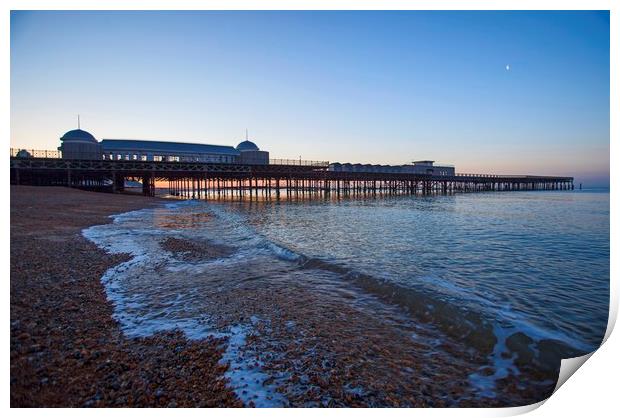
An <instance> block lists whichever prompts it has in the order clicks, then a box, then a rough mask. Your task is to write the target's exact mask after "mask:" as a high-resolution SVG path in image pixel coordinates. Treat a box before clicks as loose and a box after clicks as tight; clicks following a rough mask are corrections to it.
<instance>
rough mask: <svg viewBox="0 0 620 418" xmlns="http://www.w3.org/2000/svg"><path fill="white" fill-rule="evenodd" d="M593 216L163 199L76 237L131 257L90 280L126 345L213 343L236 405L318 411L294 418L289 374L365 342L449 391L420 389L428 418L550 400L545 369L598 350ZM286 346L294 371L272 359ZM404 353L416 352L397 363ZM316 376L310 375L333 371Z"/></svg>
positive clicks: (601, 256) (353, 199) (601, 302)
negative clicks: (475, 407) (213, 249)
mask: <svg viewBox="0 0 620 418" xmlns="http://www.w3.org/2000/svg"><path fill="white" fill-rule="evenodd" d="M609 210H610V206H609V191H608V190H603V189H601V190H597V189H591V190H573V191H567V190H565V191H519V192H485V193H462V194H451V195H426V196H419V195H417V196H411V195H355V196H334V195H333V194H332V195H311V194H308V195H306V194H304V195H295V196H289V197H281V198H276V197H275V196H259V197H256V196H254V197H253V198H250V197H248V196H245V197H228V198H220V199H209V200H174V199H171V200H170V203H167V204H162V205H160V206H159V207H156V208H148V209H143V210H138V211H133V212H128V213H124V214H120V215H115V216H114V217H113V222H112V223H110V224H106V225H98V226H93V227H90V228H88V229H85V230H84V231H83V235H84V236H85V237H86V238H88V239H90V240H91V241H93V242H94V243H96V244H97V245H98V246H99V247H101V248H102V249H104V250H106V251H108V252H110V253H127V254H130V255H131V258H130V259H129V260H128V261H127V262H124V263H122V264H120V265H118V266H115V267H113V268H111V269H110V270H108V271H107V272H106V274H105V275H104V276H103V277H102V282H103V283H104V285H105V288H106V292H107V295H108V298H109V299H110V300H111V301H112V303H113V304H114V308H115V318H116V319H117V320H118V321H119V323H120V325H121V327H122V329H123V331H124V332H125V334H126V335H127V336H128V337H130V338H131V337H147V336H150V335H153V334H154V333H156V332H160V331H168V330H175V329H180V330H182V331H183V332H184V333H185V334H186V335H187V337H188V338H190V339H201V338H207V337H209V336H211V337H216V338H222V341H224V342H223V344H224V346H225V351H224V355H223V360H222V361H224V362H227V363H228V364H229V366H230V367H229V370H228V372H227V379H228V380H229V384H230V385H231V388H232V389H233V390H235V392H236V393H237V394H238V395H239V397H240V398H241V399H242V400H243V401H244V402H246V403H249V402H252V404H253V405H256V406H288V405H293V404H295V405H306V406H308V405H329V401H330V399H328V398H329V396H331V395H325V396H324V397H323V398H320V397H318V398H317V396H318V395H317V396H314V397H313V398H312V399H313V401H312V402H318V403H312V402H310V401H308V399H309V398H308V396H307V393H309V392H308V391H309V390H310V389H311V387H312V386H313V385H312V384H311V383H308V382H305V383H304V382H303V379H302V383H298V384H297V383H295V382H296V381H297V380H296V379H293V378H292V377H291V376H293V375H294V374H295V373H297V374H301V375H303V374H304V373H303V370H301V371H300V370H294V371H291V367H293V366H291V365H292V364H295V362H294V361H292V360H290V357H294V356H298V357H299V358H304V359H306V360H308V364H313V362H314V363H316V364H323V363H321V362H325V361H326V360H325V359H326V358H328V357H329V358H330V359H332V360H331V361H333V362H335V363H338V362H340V363H342V362H344V361H345V360H343V358H348V357H334V356H336V354H334V353H336V352H343V353H344V352H347V350H349V351H350V350H353V347H351V346H350V345H347V344H346V343H347V340H351V341H352V339H354V338H355V336H356V335H358V334H359V335H361V334H363V338H360V340H359V341H360V342H359V343H357V344H361V345H363V344H364V341H373V344H374V341H377V345H379V346H381V345H382V344H383V345H384V347H389V349H388V351H389V350H393V351H390V353H391V354H389V355H390V356H392V360H393V361H391V362H390V364H391V366H390V367H392V368H398V365H399V364H400V363H399V361H398V356H399V355H401V356H403V358H405V357H406V356H414V357H415V356H416V355H417V354H415V353H421V354H420V355H423V356H428V357H425V358H433V359H437V358H439V359H441V360H440V361H439V360H437V363H436V364H435V363H433V364H435V366H433V368H432V369H429V370H427V371H426V372H425V373H428V374H429V375H430V376H431V380H434V381H437V382H440V381H443V380H441V379H432V377H433V376H434V375H433V374H435V375H440V374H441V375H442V376H444V375H448V377H447V379H446V381H458V382H459V389H458V390H453V389H449V388H446V389H445V391H444V392H442V388H441V387H439V388H435V389H433V390H431V389H429V391H430V393H425V394H424V395H425V396H428V397H429V403H430V404H432V402H433V400H434V399H435V400H436V399H439V398H440V399H442V400H443V402H445V403H446V404H447V405H458V404H459V402H460V401H462V399H468V400H469V401H472V400H476V401H479V402H480V404H481V405H484V401H485V400H489V399H502V400H503V402H504V403H505V404H506V405H510V404H511V402H512V401H514V402H515V404H516V403H519V402H524V399H526V400H527V399H528V398H527V396H526V397H525V398H523V396H521V397H519V396H516V395H514V393H515V392H518V391H519V390H524V391H526V392H527V390H528V385H529V383H530V381H531V384H532V385H535V384H543V385H544V384H546V385H547V386H549V385H551V386H552V383H551V382H550V381H549V377H548V376H554V373H555V374H556V375H557V368H558V367H559V360H560V358H562V357H571V356H576V355H581V354H584V353H587V352H590V351H593V350H595V349H596V348H597V347H598V346H599V345H600V344H601V341H602V339H603V337H604V335H605V331H606V328H607V321H608V315H609V276H610V274H609V268H610V267H609V266H610V259H609V257H610V256H609V242H610V229H609ZM169 238H176V239H182V240H187V241H188V242H192V243H194V244H195V245H197V246H198V247H200V246H204V247H205V248H208V247H209V246H223V247H225V248H228V249H230V251H229V252H227V253H226V254H223V255H221V256H215V257H213V256H208V257H207V256H205V258H204V259H200V257H198V258H196V257H193V258H187V257H182V256H180V255H179V254H175V253H174V252H170V251H167V250H166V249H165V246H164V245H162V243H163V242H164V241H165V240H166V239H169ZM322 324H323V325H324V327H323V328H322V329H321V330H320V331H317V329H318V328H317V327H319V328H320V327H321V325H322ZM326 324H329V325H326ZM278 327H280V328H281V331H278V329H280V328H278ZM402 335H406V336H407V338H406V339H402V338H401V337H402ZM291 340H294V341H296V342H297V343H298V344H300V347H302V348H299V349H298V351H299V353H298V354H291V353H295V350H294V349H291V348H290V347H289V348H283V346H285V345H286V344H288V342H290V341H291ZM257 341H262V342H257ZM317 341H318V343H317ZM403 341H404V342H403ZM408 341H412V342H411V344H414V343H415V344H417V345H415V346H412V347H405V348H403V347H402V346H403V345H407V344H409V342H408ZM310 342H312V344H314V345H311V344H310ZM304 344H305V345H304ZM321 344H322V345H321ZM369 344H370V343H369ZM309 345H311V346H312V347H314V348H313V350H315V351H313V350H310V349H308V346H309ZM394 345H399V347H400V348H399V349H398V351H396V348H394V347H393V346H394ZM448 346H450V347H452V348H450V349H448V348H446V347H448ZM317 347H323V348H322V351H321V350H319V348H317ZM329 347H331V348H329ZM373 347H374V346H373ZM455 347H456V348H455ZM291 350H292V351H291ZM339 350H340V351H339ZM377 350H379V351H377V352H380V349H377ZM381 352H382V351H381ZM396 352H398V353H400V354H394V353H396ZM403 353H405V354H403ZM406 353H410V354H406ZM411 353H413V354H411ZM330 356H332V357H333V358H332V357H330ZM378 356H379V357H380V355H378ZM386 356H387V354H386ZM373 358H374V357H372V356H371V357H370V359H369V360H368V362H369V363H367V364H368V366H367V369H368V370H373V373H375V375H376V376H379V375H380V376H383V375H385V376H390V379H392V380H394V379H396V380H398V379H402V380H403V382H404V383H403V385H402V389H401V390H402V393H403V394H405V393H409V392H407V391H408V390H409V389H408V387H407V384H406V381H407V379H410V378H409V377H407V375H405V374H402V373H405V372H403V371H402V370H401V371H399V372H398V373H401V374H402V377H399V376H401V374H397V373H396V372H394V371H393V370H385V366H383V364H386V362H385V361H383V360H376V361H375V363H372V362H373V360H372V359H373ZM394 358H396V360H394ZM284 359H287V360H286V361H284ZM409 360H411V359H410V358H408V357H407V361H409ZM346 361H349V362H354V360H350V359H349V360H346ZM403 361H404V360H403ZM276 363H278V364H279V366H278V365H276ZM392 363H393V364H392ZM414 364H419V365H420V366H419V367H426V366H423V365H425V364H430V363H428V362H426V361H424V360H423V359H422V360H420V361H419V362H418V363H414ZM306 367H307V366H306ZM316 367H319V366H316ZM326 367H327V368H325V369H321V370H323V371H319V372H317V373H319V374H321V373H327V372H326V371H325V370H328V369H329V370H333V369H335V367H334V366H333V364H332V365H331V366H329V365H328V366H326ZM415 367H417V366H415V365H414V366H411V367H405V369H407V370H409V369H411V368H413V369H415ZM302 369H303V368H302ZM453 370H458V372H456V371H453ZM308 373H310V372H308ZM334 373H335V372H334ZM450 373H453V374H454V376H450ZM549 373H550V374H549ZM418 374H419V373H418ZM411 376H416V373H415V370H414V371H413V372H412V375H411ZM540 376H542V377H540ZM302 377H303V376H302ZM510 377H514V378H515V379H516V381H519V382H520V383H519V385H520V386H519V385H518V387H517V389H515V388H514V387H511V386H510V385H508V384H507V383H506V382H508V380H509V378H510ZM356 382H357V383H356V385H355V387H353V385H350V384H348V383H346V384H347V385H348V386H347V390H349V391H350V393H352V394H354V395H356V396H360V397H363V396H364V394H365V393H371V392H372V391H371V390H370V389H368V387H366V386H368V385H370V383H368V382H369V380H368V379H367V380H364V379H363V378H362V377H359V379H358V380H357V381H356ZM541 382H542V383H541ZM296 384H297V386H296V387H293V386H295V385H296ZM446 384H447V383H446ZM304 385H305V386H304ZM283 387H286V389H283ZM309 387H310V389H309ZM314 387H315V388H318V387H319V386H317V385H315V386H314ZM531 387H533V386H531ZM531 387H529V389H531ZM373 390H374V389H373ZM410 390H411V391H414V390H415V389H414V388H411V389H410ZM531 392H532V391H531V390H530V392H529V393H531ZM534 392H535V390H534ZM312 393H314V392H312ZM372 393H375V392H372ZM411 393H413V392H411ZM403 396H405V395H403ZM413 396H415V393H413ZM420 396H421V395H420ZM317 399H318V400H317ZM373 399H377V398H376V397H375V398H373ZM321 402H323V403H322V404H321ZM376 402H378V403H375V404H377V405H379V404H380V402H379V401H376ZM375 404H373V405H375ZM373 405H371V406H373ZM442 405H443V404H442Z"/></svg>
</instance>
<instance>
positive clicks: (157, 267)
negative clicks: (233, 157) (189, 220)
mask: <svg viewBox="0 0 620 418" xmlns="http://www.w3.org/2000/svg"><path fill="white" fill-rule="evenodd" d="M195 205H201V207H200V210H205V209H206V208H205V207H204V203H199V202H175V203H170V204H167V205H165V207H164V209H161V208H158V209H142V210H138V211H133V212H127V213H124V214H121V215H115V216H113V222H112V223H111V224H106V225H98V226H93V227H90V228H87V229H84V230H83V231H82V234H83V236H84V237H85V238H87V239H88V240H90V241H92V242H94V243H95V244H96V245H97V246H99V247H100V248H102V249H104V250H105V251H107V252H108V253H111V254H129V255H130V256H131V258H130V259H129V260H128V261H125V262H123V263H121V264H119V265H117V266H114V267H112V268H110V269H108V270H107V271H106V272H105V273H104V275H103V276H102V277H101V281H102V283H103V285H104V287H105V290H106V295H107V298H108V300H110V301H111V302H112V304H113V306H114V318H115V319H116V320H117V321H118V322H119V324H120V326H121V329H122V330H123V332H124V333H125V334H126V335H127V336H128V337H148V336H151V335H154V334H155V333H158V332H164V331H172V330H181V331H182V332H183V333H184V334H185V335H186V336H187V338H189V339H192V340H199V339H204V338H207V337H209V336H213V337H216V338H222V337H225V338H226V339H227V347H226V349H225V352H224V354H223V359H222V361H224V362H226V363H228V364H229V369H228V371H227V372H226V374H225V375H226V377H227V378H228V379H229V381H230V386H231V388H232V389H233V390H234V392H235V393H236V394H237V396H239V398H240V399H242V400H243V401H244V402H246V403H249V402H250V401H251V402H253V403H254V404H255V405H256V406H259V407H273V406H283V405H286V404H287V401H286V398H285V397H284V396H283V395H282V394H280V393H278V392H277V391H276V390H275V389H276V387H275V386H274V385H273V384H265V382H266V381H267V379H269V377H270V376H269V375H267V374H266V373H264V372H263V371H262V370H261V367H262V363H261V362H260V361H257V360H256V358H255V356H253V355H251V353H247V352H246V349H245V341H246V336H247V335H248V334H249V333H250V332H252V326H251V325H245V324H238V325H233V326H231V327H230V328H229V329H227V330H219V329H217V328H215V327H214V326H213V325H212V323H211V319H210V318H209V317H206V316H204V315H200V314H198V313H197V312H195V311H192V304H193V302H192V301H193V300H195V299H194V298H196V297H200V295H193V294H192V290H191V289H188V288H183V289H179V290H178V291H177V290H175V289H174V286H171V288H168V287H167V286H168V285H169V283H166V282H165V281H164V282H162V278H161V277H160V276H161V275H162V274H164V275H171V276H172V277H178V276H179V275H182V276H184V277H188V278H189V277H196V276H199V275H200V274H203V273H205V272H206V271H208V270H209V269H212V268H214V267H216V266H218V265H219V266H222V265H226V264H227V263H234V262H235V260H236V259H237V260H238V257H239V255H238V254H237V255H236V256H235V257H229V258H222V259H216V260H209V261H205V262H197V263H188V262H180V261H179V260H176V259H175V258H174V257H173V256H172V254H170V253H168V252H166V251H163V250H162V249H161V246H160V244H159V243H160V241H161V240H163V239H165V238H166V237H168V236H175V237H178V236H179V235H185V236H186V237H189V238H204V237H205V235H208V237H209V238H212V236H213V235H212V234H209V233H208V232H205V230H204V228H203V229H200V228H198V229H190V230H189V231H183V232H182V233H179V231H178V230H174V229H172V230H166V229H158V228H154V227H153V218H154V217H155V216H157V215H162V213H161V212H162V211H172V212H176V211H178V210H180V209H184V208H185V209H188V208H189V209H191V208H192V206H195ZM216 232H217V231H216ZM239 232H241V233H245V236H239V235H241V234H240V233H239ZM249 232H250V231H247V230H246V231H244V230H240V231H238V234H237V235H238V236H237V237H236V238H237V241H238V242H243V241H244V240H251V239H256V238H255V237H252V236H251V234H250V233H249ZM258 239H260V237H259V238H258ZM241 254H243V252H242V253H241ZM186 312H190V313H188V314H185V313H186ZM256 321H257V319H256V318H254V319H253V320H252V323H253V324H255V323H256Z"/></svg>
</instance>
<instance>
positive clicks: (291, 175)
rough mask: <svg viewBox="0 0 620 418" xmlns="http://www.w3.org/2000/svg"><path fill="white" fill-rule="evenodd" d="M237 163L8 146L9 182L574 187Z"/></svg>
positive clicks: (148, 191)
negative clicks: (62, 154)
mask: <svg viewBox="0 0 620 418" xmlns="http://www.w3.org/2000/svg"><path fill="white" fill-rule="evenodd" d="M274 162H276V163H275V164H273V163H272V164H262V165H252V164H234V163H206V162H168V161H157V162H156V161H137V160H84V159H62V158H58V157H57V156H53V155H52V156H50V155H49V154H47V153H45V154H44V153H43V152H39V154H37V153H29V155H28V156H21V157H20V156H17V153H16V152H13V151H12V152H11V158H10V169H11V174H10V180H11V184H23V185H41V186H67V187H75V188H82V189H88V190H96V191H107V192H121V191H123V190H124V189H125V187H126V186H125V185H126V181H136V182H139V183H140V184H141V192H142V193H143V194H144V195H147V196H154V195H155V191H156V188H157V189H166V188H167V189H168V191H169V193H170V194H172V195H175V196H178V197H181V198H187V199H192V198H195V199H203V198H207V199H208V198H210V197H217V196H246V195H247V196H259V195H269V196H277V197H279V196H280V195H288V196H290V195H293V194H300V193H325V194H338V195H351V194H374V193H381V194H383V193H385V194H432V193H457V192H490V191H519V190H572V189H574V185H573V177H555V176H535V175H489V174H458V173H457V174H455V175H449V176H446V175H433V174H414V173H377V172H343V171H331V170H330V169H329V164H328V162H319V161H303V160H277V161H274Z"/></svg>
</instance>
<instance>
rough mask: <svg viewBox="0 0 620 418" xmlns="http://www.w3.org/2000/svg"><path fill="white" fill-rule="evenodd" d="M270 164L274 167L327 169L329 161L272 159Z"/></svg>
mask: <svg viewBox="0 0 620 418" xmlns="http://www.w3.org/2000/svg"><path fill="white" fill-rule="evenodd" d="M269 164H274V165H301V166H307V167H327V166H329V161H312V160H294V159H286V158H272V159H270V160H269Z"/></svg>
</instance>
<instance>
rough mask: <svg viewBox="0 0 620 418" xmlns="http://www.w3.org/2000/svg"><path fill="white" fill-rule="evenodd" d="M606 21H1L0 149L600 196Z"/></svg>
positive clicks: (254, 14) (34, 16)
mask: <svg viewBox="0 0 620 418" xmlns="http://www.w3.org/2000/svg"><path fill="white" fill-rule="evenodd" d="M609 41H610V39H609V13H608V12H592V11H575V12H561V11H550V12H546V11H533V12H527V11H523V12H514V11H507V12H486V11H455V12H449V11H437V12H432V11H427V12H421V11H405V12H403V11H392V12H387V11H365V12H361V11H298V12H277V11H276V12H269V11H247V12H245V11H228V12H226V11H201V12H199V11H189V12H170V11H167V12H160V11H148V12H146V11H136V12H131V11H117V12H113V11H81V12H70V11H69V12H67V11H41V12H37V11H13V12H11V146H12V147H19V148H32V149H56V148H57V147H58V146H59V145H60V140H59V138H60V137H61V136H62V134H63V133H64V132H66V131H68V130H70V129H74V128H75V127H76V126H77V115H78V114H80V118H81V127H82V129H85V130H87V131H89V132H90V133H92V134H93V135H94V136H95V137H96V138H97V139H103V138H132V139H158V140H171V141H183V142H197V143H211V144H223V145H236V144H237V143H238V142H240V141H242V140H243V139H245V130H246V128H247V129H248V130H249V136H250V139H251V140H253V141H254V142H256V144H257V145H258V146H259V147H260V148H261V149H263V150H267V151H269V152H270V154H271V158H296V159H297V158H299V157H300V156H301V158H303V159H307V160H329V161H339V162H351V163H358V162H359V163H380V164H403V163H407V162H410V161H412V160H423V159H430V160H436V161H437V162H442V163H449V164H454V165H455V166H456V171H457V172H460V173H495V174H541V175H568V176H575V181H576V182H581V181H582V182H584V183H585V184H587V185H596V186H606V185H608V184H609V135H610V127H609V117H610V116H609V115H610V113H609V112H610V110H609V100H610V90H609V83H610V82H609V64H610V63H609Z"/></svg>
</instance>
